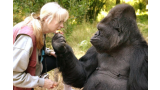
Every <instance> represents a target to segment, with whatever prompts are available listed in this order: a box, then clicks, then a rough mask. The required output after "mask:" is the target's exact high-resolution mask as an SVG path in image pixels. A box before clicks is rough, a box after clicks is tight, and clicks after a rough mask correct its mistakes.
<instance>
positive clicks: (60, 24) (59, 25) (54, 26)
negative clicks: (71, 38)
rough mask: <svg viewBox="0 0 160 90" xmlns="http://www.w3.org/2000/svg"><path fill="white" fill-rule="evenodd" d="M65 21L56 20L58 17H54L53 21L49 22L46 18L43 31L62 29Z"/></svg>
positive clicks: (52, 31)
mask: <svg viewBox="0 0 160 90" xmlns="http://www.w3.org/2000/svg"><path fill="white" fill-rule="evenodd" d="M63 23H64V21H60V22H58V23H57V22H56V19H54V18H53V19H52V21H51V22H50V23H49V24H48V21H46V20H45V22H44V25H43V33H44V34H46V33H56V30H61V28H63V27H64V26H63Z"/></svg>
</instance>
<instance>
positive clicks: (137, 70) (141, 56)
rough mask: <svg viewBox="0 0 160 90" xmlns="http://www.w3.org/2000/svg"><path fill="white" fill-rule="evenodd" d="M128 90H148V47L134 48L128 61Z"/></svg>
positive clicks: (144, 45)
mask: <svg viewBox="0 0 160 90" xmlns="http://www.w3.org/2000/svg"><path fill="white" fill-rule="evenodd" d="M128 85H129V90H148V45H147V44H145V43H144V44H142V45H141V46H138V45H137V47H136V49H134V52H133V56H132V57H131V60H130V73H129V81H128Z"/></svg>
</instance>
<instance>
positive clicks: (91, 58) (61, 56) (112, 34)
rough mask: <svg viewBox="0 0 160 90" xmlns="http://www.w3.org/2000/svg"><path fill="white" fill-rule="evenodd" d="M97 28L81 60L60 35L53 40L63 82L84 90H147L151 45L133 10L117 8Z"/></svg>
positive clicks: (124, 6)
mask: <svg viewBox="0 0 160 90" xmlns="http://www.w3.org/2000/svg"><path fill="white" fill-rule="evenodd" d="M97 29H98V31H97V32H96V34H95V35H94V36H93V37H92V38H91V43H92V45H93V46H92V47H91V48H90V49H89V50H88V51H87V52H86V54H85V55H84V56H83V57H81V58H80V59H79V60H78V59H77V58H76V57H75V55H74V53H73V51H72V49H71V47H70V46H69V45H67V44H66V41H65V38H64V37H63V36H62V35H61V34H56V35H55V36H54V37H53V38H52V46H53V48H54V50H55V52H56V55H57V59H58V67H59V69H60V71H61V72H62V76H63V80H64V82H65V83H66V84H69V85H71V86H73V87H78V88H82V87H83V90H148V44H147V43H146V41H145V40H144V39H143V37H142V35H141V34H140V31H139V29H138V27H137V23H136V15H135V11H134V9H133V7H132V6H130V5H127V4H120V5H117V6H115V7H114V8H113V9H111V10H110V12H109V14H108V15H107V16H106V17H105V18H104V19H103V20H102V21H100V22H99V24H98V25H97Z"/></svg>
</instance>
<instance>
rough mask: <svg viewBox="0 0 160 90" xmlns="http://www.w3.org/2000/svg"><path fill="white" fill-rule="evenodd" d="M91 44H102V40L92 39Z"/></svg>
mask: <svg viewBox="0 0 160 90" xmlns="http://www.w3.org/2000/svg"><path fill="white" fill-rule="evenodd" d="M90 42H91V43H92V44H98V43H99V42H101V40H100V39H98V38H92V39H91V40H90Z"/></svg>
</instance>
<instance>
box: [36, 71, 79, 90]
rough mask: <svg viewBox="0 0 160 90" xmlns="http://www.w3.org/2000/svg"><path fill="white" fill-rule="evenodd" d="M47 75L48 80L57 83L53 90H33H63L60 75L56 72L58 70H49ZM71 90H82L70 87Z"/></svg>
mask: <svg viewBox="0 0 160 90" xmlns="http://www.w3.org/2000/svg"><path fill="white" fill-rule="evenodd" d="M47 73H48V74H49V79H51V80H53V81H57V82H58V86H57V87H55V88H53V89H46V88H42V87H36V88H34V90H64V83H63V78H62V76H61V73H60V72H59V71H58V69H54V70H51V71H49V72H47ZM72 89H73V90H82V89H78V88H74V87H72Z"/></svg>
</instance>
